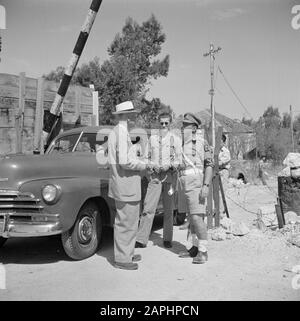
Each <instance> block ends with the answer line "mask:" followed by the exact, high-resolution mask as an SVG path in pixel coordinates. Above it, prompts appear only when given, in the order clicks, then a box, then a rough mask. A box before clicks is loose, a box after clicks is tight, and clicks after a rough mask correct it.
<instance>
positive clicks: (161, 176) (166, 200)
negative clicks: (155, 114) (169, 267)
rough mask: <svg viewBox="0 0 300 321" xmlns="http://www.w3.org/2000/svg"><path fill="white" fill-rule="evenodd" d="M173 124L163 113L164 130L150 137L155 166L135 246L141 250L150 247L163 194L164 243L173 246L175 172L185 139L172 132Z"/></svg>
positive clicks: (149, 148) (160, 117)
mask: <svg viewBox="0 0 300 321" xmlns="http://www.w3.org/2000/svg"><path fill="white" fill-rule="evenodd" d="M171 121H172V116H171V114H170V113H162V114H160V115H159V123H160V130H159V132H158V133H157V134H154V135H151V136H150V138H149V144H148V160H149V162H150V164H152V165H153V170H152V173H151V174H150V178H149V184H148V188H147V192H146V196H145V200H144V209H143V213H142V215H141V219H140V224H139V229H138V234H137V242H136V245H135V246H136V247H138V248H144V247H146V246H147V243H148V240H149V236H150V233H151V228H152V224H153V219H154V215H155V212H156V208H157V205H158V202H159V199H160V195H161V194H162V201H163V210H164V223H163V244H164V247H166V248H170V247H172V239H173V211H174V205H175V204H174V203H175V201H174V189H175V184H176V179H177V177H176V172H175V169H176V166H178V165H179V157H180V155H181V140H180V138H179V136H177V135H175V134H174V133H172V132H171V131H170V125H171Z"/></svg>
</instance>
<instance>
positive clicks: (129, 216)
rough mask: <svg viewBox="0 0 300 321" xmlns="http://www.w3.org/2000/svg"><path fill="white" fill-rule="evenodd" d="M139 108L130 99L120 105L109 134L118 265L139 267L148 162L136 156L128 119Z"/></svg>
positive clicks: (110, 183)
mask: <svg viewBox="0 0 300 321" xmlns="http://www.w3.org/2000/svg"><path fill="white" fill-rule="evenodd" d="M136 113H137V111H136V110H135V109H134V106H133V104H132V102H130V101H126V102H123V103H121V104H119V105H117V106H116V112H114V113H113V114H114V115H115V116H116V118H117V119H118V125H116V126H115V127H114V129H113V131H112V132H111V133H110V135H109V138H108V160H109V165H110V177H109V192H108V196H109V197H111V198H113V199H114V200H115V203H116V216H115V222H114V257H115V267H117V268H120V269H126V270H136V269H137V268H138V264H137V263H136V262H137V261H139V260H140V259H141V256H140V255H134V246H135V241H136V234H137V229H138V221H139V213H140V200H141V176H140V171H143V170H145V169H146V168H147V166H146V163H145V162H144V161H143V160H141V159H138V158H137V157H136V153H135V152H134V149H133V148H132V143H131V140H130V137H129V133H128V128H127V122H128V120H130V119H131V118H132V117H133V116H136Z"/></svg>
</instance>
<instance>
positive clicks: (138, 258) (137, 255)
mask: <svg viewBox="0 0 300 321" xmlns="http://www.w3.org/2000/svg"><path fill="white" fill-rule="evenodd" d="M141 259H142V256H141V254H134V256H133V257H132V262H138V261H141Z"/></svg>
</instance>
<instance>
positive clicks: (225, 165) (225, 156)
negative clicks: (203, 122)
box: [218, 134, 231, 218]
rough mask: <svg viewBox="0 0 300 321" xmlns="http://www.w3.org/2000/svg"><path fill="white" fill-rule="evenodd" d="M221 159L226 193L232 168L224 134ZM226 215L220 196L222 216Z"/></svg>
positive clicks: (219, 157)
mask: <svg viewBox="0 0 300 321" xmlns="http://www.w3.org/2000/svg"><path fill="white" fill-rule="evenodd" d="M218 160H219V175H220V178H221V181H222V185H223V190H224V193H226V190H227V188H228V182H229V169H230V161H231V156H230V151H229V149H228V148H227V147H226V136H225V135H224V134H223V135H222V143H221V149H220V152H219V155H218ZM223 216H224V204H223V200H222V196H221V198H220V217H221V218H222V217H223Z"/></svg>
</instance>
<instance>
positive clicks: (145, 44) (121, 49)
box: [45, 15, 169, 126]
mask: <svg viewBox="0 0 300 321" xmlns="http://www.w3.org/2000/svg"><path fill="white" fill-rule="evenodd" d="M165 40H166V36H165V34H164V33H163V32H162V27H161V25H160V23H159V22H158V21H157V20H156V18H155V16H154V15H152V16H151V17H150V18H149V19H148V20H147V21H145V22H143V23H142V24H141V25H139V24H138V23H137V22H135V21H134V20H133V19H132V18H128V19H127V20H126V23H125V26H124V27H123V29H122V32H121V33H118V34H117V35H116V36H115V39H114V40H113V42H112V44H111V45H110V46H109V48H108V54H109V59H107V60H105V61H104V62H103V64H102V65H100V63H99V58H97V57H95V58H94V59H93V60H92V61H90V62H89V63H87V64H83V65H82V66H81V67H79V68H77V69H76V70H75V72H74V75H73V77H72V82H71V83H72V84H79V85H82V86H89V84H91V83H93V84H94V86H95V90H97V91H98V92H99V100H100V104H101V105H102V106H103V113H102V115H101V117H100V121H101V123H102V124H112V123H113V117H112V111H113V110H114V108H115V106H116V105H117V104H119V103H121V102H123V101H125V100H132V101H133V102H134V105H135V107H137V108H140V109H141V110H142V114H141V119H144V121H145V122H146V124H145V125H147V126H149V124H150V122H151V121H150V120H151V119H152V120H153V119H155V118H156V117H157V113H158V110H159V109H161V108H165V107H166V106H165V105H164V104H162V103H161V102H160V100H159V99H158V100H157V99H154V100H152V101H151V102H147V100H146V99H145V96H146V93H147V91H148V90H149V87H150V85H151V81H152V80H153V79H157V78H158V77H166V76H167V75H168V70H169V55H166V56H165V57H164V58H163V59H161V60H159V59H155V57H157V56H158V55H159V54H160V53H161V50H162V45H163V43H164V42H165ZM63 74H64V68H63V67H58V68H57V69H56V70H55V71H52V72H50V73H49V74H48V75H45V78H46V79H48V80H55V81H60V80H61V79H62V77H63ZM146 111H147V112H148V113H149V115H146Z"/></svg>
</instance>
